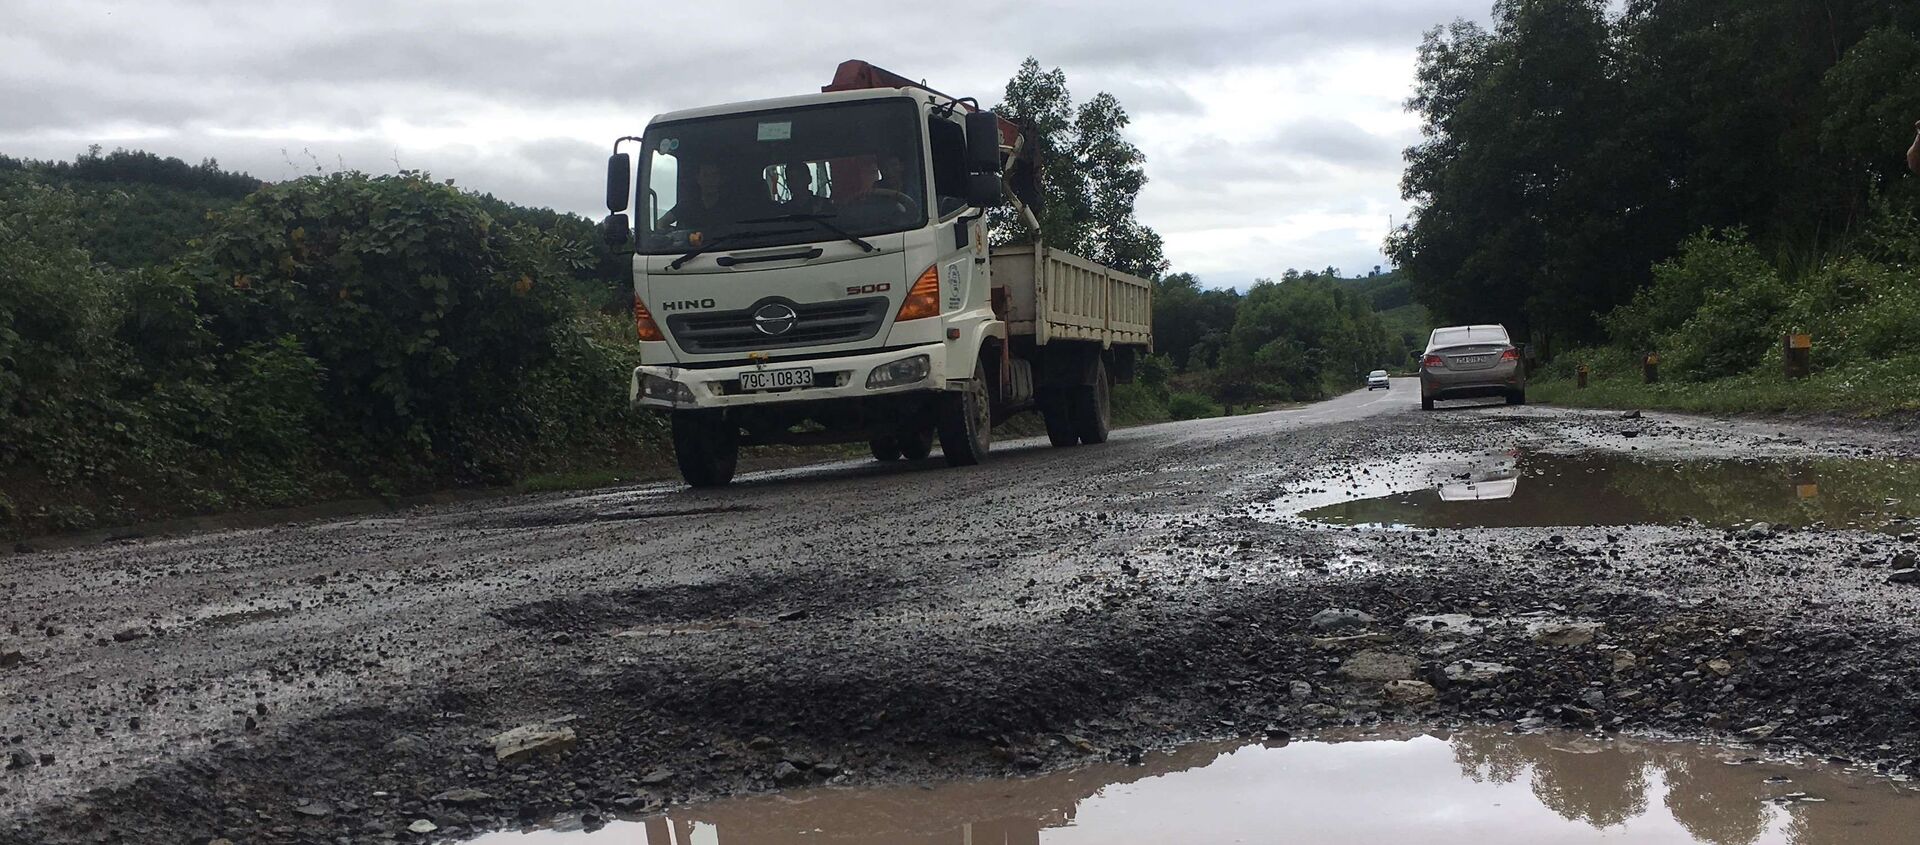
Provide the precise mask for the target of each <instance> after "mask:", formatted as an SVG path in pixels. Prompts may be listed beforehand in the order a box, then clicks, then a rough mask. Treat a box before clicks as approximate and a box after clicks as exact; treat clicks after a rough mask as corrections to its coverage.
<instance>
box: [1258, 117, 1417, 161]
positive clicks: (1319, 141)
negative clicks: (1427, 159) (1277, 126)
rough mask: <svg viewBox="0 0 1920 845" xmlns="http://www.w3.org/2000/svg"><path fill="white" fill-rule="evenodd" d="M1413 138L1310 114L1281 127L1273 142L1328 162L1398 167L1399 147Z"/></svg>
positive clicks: (1286, 151) (1282, 150) (1275, 146)
mask: <svg viewBox="0 0 1920 845" xmlns="http://www.w3.org/2000/svg"><path fill="white" fill-rule="evenodd" d="M1412 141H1413V139H1411V138H1408V139H1405V140H1404V142H1403V141H1396V140H1394V139H1391V138H1387V137H1384V136H1381V135H1375V134H1373V133H1371V132H1368V131H1366V130H1365V129H1361V128H1360V127H1359V126H1356V125H1354V123H1353V122H1352V121H1349V120H1342V119H1340V118H1337V117H1322V116H1312V117H1306V118H1302V119H1300V120H1296V121H1293V122H1291V123H1289V124H1288V125H1287V126H1285V127H1282V128H1281V130H1280V132H1279V133H1278V134H1277V135H1276V136H1275V138H1274V140H1273V142H1272V146H1273V147H1274V148H1275V149H1276V150H1279V151H1281V152H1284V153H1288V154H1292V155H1301V156H1307V157H1310V158H1314V159H1318V160H1320V161H1324V162H1327V163H1330V164H1337V165H1348V166H1361V167H1375V168H1385V169H1391V170H1398V169H1399V168H1400V150H1401V149H1402V148H1403V147H1405V146H1406V145H1407V144H1408V143H1411V142H1412Z"/></svg>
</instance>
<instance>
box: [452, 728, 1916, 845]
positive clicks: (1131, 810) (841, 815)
mask: <svg viewBox="0 0 1920 845" xmlns="http://www.w3.org/2000/svg"><path fill="white" fill-rule="evenodd" d="M1741 760H1742V753H1741V752H1738V751H1735V750H1730V749H1723V748H1715V747H1710V746H1700V745H1692V744H1685V743H1668V742H1652V741H1638V740H1600V739H1593V738H1590V737H1585V736H1579V735H1571V734H1527V735H1515V734H1508V733H1503V732H1500V731H1495V730H1472V731H1464V732H1459V733H1453V734H1427V733H1419V732H1408V733H1405V734H1401V735H1391V734H1389V735H1372V736H1368V737H1356V738H1350V739H1338V738H1334V739H1325V740H1316V741H1311V742H1295V743H1292V744H1287V745H1232V744H1203V745H1193V746H1188V747H1185V748H1181V749H1176V750H1174V751H1170V752H1165V753H1158V754H1152V755H1148V757H1147V759H1146V761H1145V763H1144V764H1143V765H1138V766H1120V765H1103V766H1096V767H1092V768H1088V769H1081V770H1077V771H1073V772H1064V773H1059V774H1054V775H1048V776H1045V777H1039V778H1032V779H1026V780H1012V781H981V782H971V783H956V784H949V785H945V786H940V787H935V788H933V789H919V788H913V787H894V788H887V789H873V790H852V789H831V788H826V789H811V790H802V791H797V792H790V793H782V794H778V795H769V796H759V797H754V798H746V799H738V800H732V801H723V802H716V803H712V804H707V805H699V806H692V807H688V808H685V809H679V810H674V811H672V812H670V813H668V814H666V815H664V816H655V817H652V818H648V819H644V820H639V821H633V822H616V823H614V824H612V825H610V826H608V827H606V828H603V829H600V830H598V831H594V832H591V833H588V832H582V831H574V832H566V833H562V832H556V831H533V832H530V833H527V834H524V835H523V834H521V833H518V832H506V833H496V834H493V835H490V836H486V837H482V838H481V839H479V840H476V841H477V842H482V843H487V845H545V843H552V845H561V844H562V843H567V844H568V845H602V844H603V843H608V844H610V843H621V845H691V844H692V843H699V844H700V845H799V843H835V845H883V843H884V845H1037V843H1041V842H1046V843H1049V845H1077V844H1078V843H1089V845H1091V843H1103V844H1104V845H1119V844H1123V843H1140V845H1147V844H1148V843H1152V845H1166V843H1197V842H1222V843H1224V842H1343V843H1347V842H1351V843H1366V842H1420V843H1474V845H1488V844H1489V843H1549V842H1551V843H1585V842H1619V841H1627V842H1635V843H1712V844H1713V845H1758V844H1759V843H1792V845H1816V844H1817V843H1841V842H1845V843H1862V844H1863V845H1878V844H1879V843H1889V845H1890V844H1891V843H1896V842H1900V843H1910V842H1913V841H1915V836H1916V834H1915V833H1914V832H1915V831H1920V798H1916V797H1915V796H1914V795H1913V794H1912V793H1911V791H1910V790H1909V789H1908V788H1907V787H1905V786H1904V785H1902V784H1895V783H1891V782H1887V781H1884V780H1875V779H1866V778H1860V777H1855V776H1850V775H1848V774H1846V773H1843V772H1841V771H1839V770H1837V769H1835V768H1833V767H1827V766H1793V765H1786V764H1782V763H1771V762H1758V761H1753V760H1751V758H1747V761H1746V762H1741Z"/></svg>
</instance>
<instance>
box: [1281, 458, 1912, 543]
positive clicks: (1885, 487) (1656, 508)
mask: <svg viewBox="0 0 1920 845" xmlns="http://www.w3.org/2000/svg"><path fill="white" fill-rule="evenodd" d="M1261 515H1263V516H1268V517H1280V518H1289V519H1290V518H1299V519H1306V520H1311V521H1314V522H1322V523H1330V524H1336V525H1361V526H1375V527H1389V528H1417V529H1424V528H1526V527H1558V526H1612V525H1704V526H1708V527H1713V528H1744V527H1748V526H1751V525H1753V524H1754V523H1762V522H1764V523H1767V524H1769V525H1772V526H1783V527H1805V526H1814V525H1819V526H1824V527H1827V528H1854V529H1861V530H1869V531H1891V532H1896V533H1898V532H1910V531H1913V530H1915V529H1916V528H1920V523H1917V522H1916V521H1915V517H1916V516H1920V461H1913V460H1890V459H1813V460H1772V459H1736V458H1655V457H1648V456H1642V455H1627V454H1621V453H1611V452H1587V453H1578V454H1554V453H1541V452H1532V451H1528V450H1523V449H1513V450H1503V451H1492V452H1484V453H1435V454H1431V455H1427V456H1423V457H1420V458H1416V459H1413V460H1405V461H1396V462H1394V463H1392V464H1385V463H1383V464H1369V465H1362V466H1359V467H1355V468H1353V469H1351V470H1349V471H1347V472H1346V473H1345V474H1343V475H1340V476H1335V477H1329V478H1325V479H1320V480H1318V481H1315V482H1310V483H1308V484H1305V485H1302V486H1301V487H1300V488H1299V489H1296V490H1295V491H1294V492H1291V493H1289V494H1288V495H1286V496H1283V497H1282V498H1280V499H1279V500H1277V501H1275V502H1274V503H1273V504H1272V505H1271V506H1270V507H1268V508H1264V509H1263V510H1262V514H1261Z"/></svg>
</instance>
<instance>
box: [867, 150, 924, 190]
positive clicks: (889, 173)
mask: <svg viewBox="0 0 1920 845" xmlns="http://www.w3.org/2000/svg"><path fill="white" fill-rule="evenodd" d="M873 187H874V188H875V189H876V190H881V191H892V192H894V193H896V194H899V195H900V196H903V197H906V198H907V199H908V200H918V199H919V197H916V196H914V195H913V183H912V182H909V181H907V163H906V162H904V161H901V160H900V157H899V156H897V155H890V156H887V158H886V160H885V161H882V162H880V181H878V182H875V183H874V185H873Z"/></svg>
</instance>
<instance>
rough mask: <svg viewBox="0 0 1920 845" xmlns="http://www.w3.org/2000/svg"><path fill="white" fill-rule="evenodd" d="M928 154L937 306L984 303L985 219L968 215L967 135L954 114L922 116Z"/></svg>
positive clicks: (949, 309) (951, 308) (959, 308)
mask: <svg viewBox="0 0 1920 845" xmlns="http://www.w3.org/2000/svg"><path fill="white" fill-rule="evenodd" d="M927 140H928V142H929V146H930V147H931V148H932V153H933V196H934V215H935V219H936V220H937V221H939V222H938V223H937V224H936V225H935V228H934V244H935V246H937V247H938V248H939V255H940V299H941V302H940V305H941V310H942V311H944V312H947V313H952V312H954V311H962V310H966V309H968V308H975V307H979V306H982V305H984V304H986V302H987V297H988V291H987V287H988V285H989V284H990V283H991V282H990V280H989V277H988V264H987V232H986V219H985V218H984V217H982V216H981V215H978V214H967V213H966V211H967V200H966V195H967V161H966V149H967V134H966V130H965V129H963V128H962V126H961V123H960V120H959V115H958V114H955V115H954V116H952V117H948V118H942V117H940V116H938V115H930V116H928V118H927Z"/></svg>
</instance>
